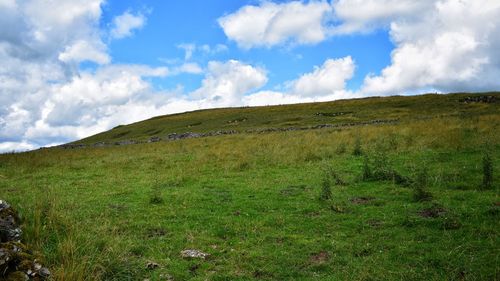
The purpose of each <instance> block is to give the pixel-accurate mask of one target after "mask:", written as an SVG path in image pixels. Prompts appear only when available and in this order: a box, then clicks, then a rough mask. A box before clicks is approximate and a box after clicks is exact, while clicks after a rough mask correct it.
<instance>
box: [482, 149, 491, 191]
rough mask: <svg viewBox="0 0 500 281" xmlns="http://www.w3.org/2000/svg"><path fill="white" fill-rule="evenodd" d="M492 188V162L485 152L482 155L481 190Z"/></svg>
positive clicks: (489, 155)
mask: <svg viewBox="0 0 500 281" xmlns="http://www.w3.org/2000/svg"><path fill="white" fill-rule="evenodd" d="M492 186H493V160H492V159H491V154H490V153H489V152H488V151H487V152H485V153H484V155H483V186H482V187H483V189H490V188H491V187H492Z"/></svg>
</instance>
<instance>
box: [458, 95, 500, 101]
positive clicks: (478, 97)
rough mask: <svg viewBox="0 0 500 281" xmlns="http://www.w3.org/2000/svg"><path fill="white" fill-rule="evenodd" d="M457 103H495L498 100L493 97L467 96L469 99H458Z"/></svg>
mask: <svg viewBox="0 0 500 281" xmlns="http://www.w3.org/2000/svg"><path fill="white" fill-rule="evenodd" d="M459 101H460V102H461V103H477V102H483V103H495V102H499V101H500V99H498V98H497V97H495V96H469V97H465V98H463V99H460V100H459Z"/></svg>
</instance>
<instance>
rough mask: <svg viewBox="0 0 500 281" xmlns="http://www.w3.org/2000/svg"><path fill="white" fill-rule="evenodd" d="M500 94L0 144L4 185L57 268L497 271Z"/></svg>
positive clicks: (175, 121) (370, 275)
mask: <svg viewBox="0 0 500 281" xmlns="http://www.w3.org/2000/svg"><path fill="white" fill-rule="evenodd" d="M499 98H500V94H499V93H481V94H469V93H463V94H451V95H423V96H412V97H387V98H367V99H359V100H345V101H335V102H328V103H315V104H300V105H287V106H272V107H257V108H238V109H236V108H234V109H215V110H204V111H197V112H191V113H184V114H176V115H169V116H162V117H157V118H153V119H150V120H146V121H142V122H138V123H135V124H130V125H126V126H121V127H118V128H115V129H113V130H111V131H108V132H104V133H101V134H98V135H95V136H92V137H89V138H87V139H84V140H81V141H78V142H75V143H73V144H70V145H67V146H62V147H55V148H49V149H40V150H36V151H30V152H25V153H15V154H3V155H0V199H2V200H6V201H7V202H9V203H10V204H11V205H12V206H13V207H14V208H15V209H16V210H17V211H18V212H19V213H20V216H21V217H22V221H23V223H22V229H23V231H24V241H26V243H27V244H28V246H29V247H30V248H32V249H35V251H36V252H37V253H38V254H40V255H41V256H43V257H44V260H43V264H44V266H47V267H48V268H49V269H50V271H51V272H52V274H53V277H54V279H55V280H72V281H73V280H74V281H78V280H146V279H148V280H498V279H499V277H500V276H499V272H500V271H499V268H500V265H499V249H500V202H499V199H498V198H499V184H500V181H499V175H500V161H499V156H500V134H499V133H498V132H500V110H499V105H500V103H499V102H498V100H499ZM230 130H233V131H235V133H232V134H226V135H223V134H221V135H217V136H214V137H208V136H211V135H214V133H213V132H217V131H230ZM185 132H193V133H196V134H199V135H195V136H191V137H187V138H185V139H176V141H172V138H170V139H169V138H168V135H171V134H173V133H177V135H179V134H183V133H185ZM211 132H212V134H207V133H211ZM202 134H205V135H202ZM151 137H159V138H162V140H165V141H158V142H154V143H147V142H148V141H149V140H150V138H151ZM132 140H133V141H137V142H138V143H137V144H134V145H115V143H116V142H120V141H132ZM142 142H144V143H142ZM96 143H99V144H98V145H95V144H96ZM127 143H132V142H123V143H121V144H127ZM75 147H85V148H84V149H66V148H75ZM189 250H192V251H189ZM201 253H203V254H207V255H201ZM189 254H199V255H198V257H189V256H188V255H189ZM0 274H1V272H0ZM0 278H1V277H0Z"/></svg>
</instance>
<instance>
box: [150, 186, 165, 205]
mask: <svg viewBox="0 0 500 281" xmlns="http://www.w3.org/2000/svg"><path fill="white" fill-rule="evenodd" d="M149 203H150V204H154V205H160V204H163V197H162V195H161V192H160V191H159V190H158V189H154V190H153V192H151V195H150V196H149Z"/></svg>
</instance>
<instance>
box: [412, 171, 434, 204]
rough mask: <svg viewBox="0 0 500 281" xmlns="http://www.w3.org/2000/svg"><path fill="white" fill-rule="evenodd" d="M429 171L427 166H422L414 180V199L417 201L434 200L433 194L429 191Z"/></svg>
mask: <svg viewBox="0 0 500 281" xmlns="http://www.w3.org/2000/svg"><path fill="white" fill-rule="evenodd" d="M428 186H429V173H428V171H427V169H426V168H424V167H423V168H420V169H419V170H418V171H417V175H416V177H415V180H414V182H413V199H414V200H415V201H416V202H423V201H430V200H432V194H431V193H430V192H429V191H428Z"/></svg>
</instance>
